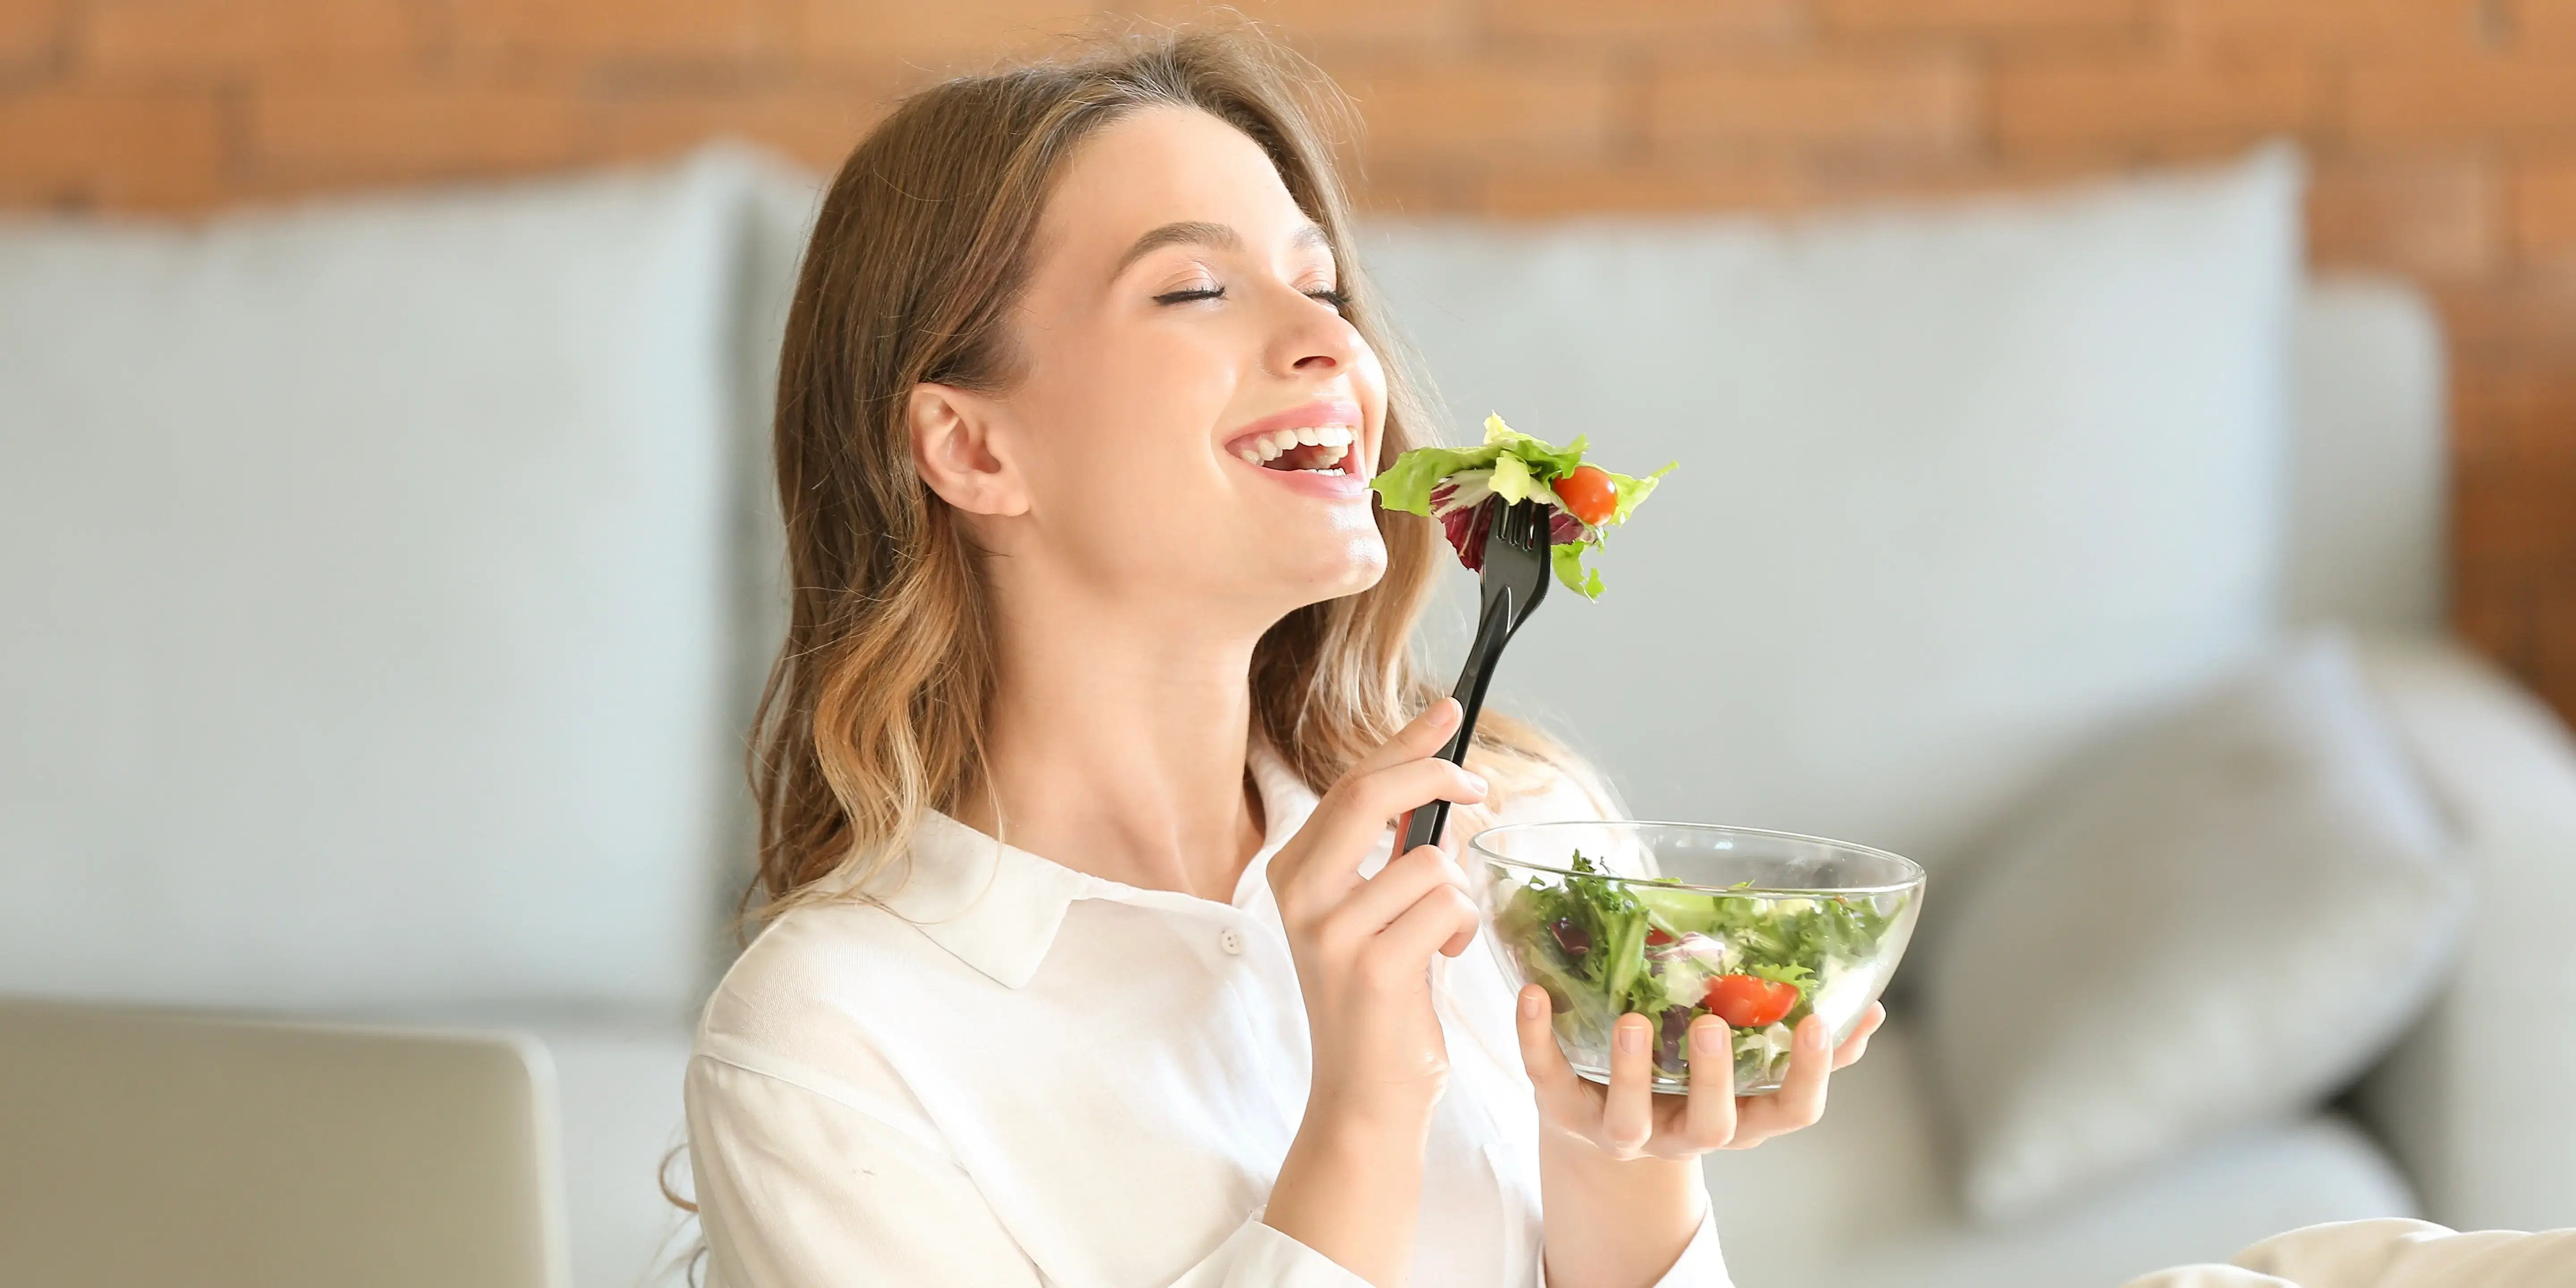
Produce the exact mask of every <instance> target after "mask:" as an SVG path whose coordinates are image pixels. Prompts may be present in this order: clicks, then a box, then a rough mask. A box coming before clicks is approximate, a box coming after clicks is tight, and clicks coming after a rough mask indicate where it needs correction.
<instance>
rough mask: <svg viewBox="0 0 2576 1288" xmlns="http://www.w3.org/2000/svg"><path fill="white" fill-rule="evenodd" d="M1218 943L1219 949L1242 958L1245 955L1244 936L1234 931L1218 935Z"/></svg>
mask: <svg viewBox="0 0 2576 1288" xmlns="http://www.w3.org/2000/svg"><path fill="white" fill-rule="evenodd" d="M1216 942H1217V946H1218V947H1220V948H1223V949H1224V950H1226V951H1227V952H1229V953H1232V954H1234V955H1235V956H1238V957H1240V956H1242V955H1243V936H1242V935H1239V934H1237V933H1235V932H1234V931H1231V930H1229V931H1226V932H1225V933H1224V934H1221V935H1218V936H1217V937H1216Z"/></svg>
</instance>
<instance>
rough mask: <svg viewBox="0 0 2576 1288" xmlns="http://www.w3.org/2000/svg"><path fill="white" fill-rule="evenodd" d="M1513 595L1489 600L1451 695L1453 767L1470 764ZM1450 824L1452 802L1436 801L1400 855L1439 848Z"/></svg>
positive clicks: (1417, 820) (1448, 751)
mask: <svg viewBox="0 0 2576 1288" xmlns="http://www.w3.org/2000/svg"><path fill="white" fill-rule="evenodd" d="M1511 625H1512V592H1511V591H1510V589H1509V588H1504V589H1502V590H1500V591H1498V592H1497V593H1495V594H1492V595H1488V596H1486V597H1485V611H1484V614H1483V615H1482V616H1481V617H1479V618H1478V619H1477V621H1476V639H1475V643H1474V644H1473V645H1472V646H1470V647H1469V648H1468V650H1467V666H1466V669H1465V670H1462V671H1460V672H1459V673H1458V687H1457V688H1455V689H1452V690H1450V696H1451V697H1454V698H1456V699H1458V706H1459V708H1460V711H1459V713H1458V732H1457V733H1455V734H1452V735H1450V737H1449V743H1448V745H1447V746H1444V747H1442V748H1441V749H1440V758H1441V759H1442V760H1445V761H1448V762H1449V763H1450V764H1453V765H1465V764H1466V763H1467V745H1468V744H1469V743H1471V742H1473V741H1475V739H1476V713H1477V712H1478V711H1481V710H1483V709H1484V706H1485V685H1486V682H1487V681H1489V680H1491V679H1493V678H1494V661H1495V659H1497V658H1499V657H1501V656H1502V653H1503V641H1504V640H1505V639H1506V638H1508V637H1509V636H1510V635H1511ZM1448 822H1449V802H1447V801H1433V802H1431V803H1430V804H1428V805H1425V806H1423V807H1421V808H1419V809H1416V810H1415V811H1413V821H1412V822H1411V823H1410V824H1408V825H1407V826H1406V827H1405V829H1404V845H1403V847H1402V848H1401V849H1398V850H1397V851H1396V853H1397V854H1405V853H1409V852H1410V851H1411V850H1412V849H1413V848H1414V847H1415V846H1419V845H1436V844H1438V843H1439V841H1440V831H1441V829H1442V828H1443V827H1445V826H1447V825H1448Z"/></svg>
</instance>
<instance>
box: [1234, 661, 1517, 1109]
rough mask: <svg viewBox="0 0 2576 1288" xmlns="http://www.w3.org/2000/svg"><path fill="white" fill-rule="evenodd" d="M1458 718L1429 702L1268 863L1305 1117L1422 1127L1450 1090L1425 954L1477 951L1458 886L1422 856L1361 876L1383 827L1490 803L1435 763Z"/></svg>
mask: <svg viewBox="0 0 2576 1288" xmlns="http://www.w3.org/2000/svg"><path fill="white" fill-rule="evenodd" d="M1458 719H1459V708H1458V702H1457V699H1455V698H1448V697H1443V698H1441V699H1440V700H1439V701H1437V702H1434V703H1432V704H1431V705H1430V706H1429V707H1428V708H1426V709H1425V710H1424V711H1423V712H1422V714H1421V715H1419V716H1416V717H1414V719H1413V722H1412V723H1411V724H1408V725H1406V726H1405V727H1404V728H1403V729H1402V730H1399V731H1398V732H1397V733H1396V735H1395V737H1393V738H1391V739H1389V740H1388V741H1387V743H1386V745H1385V746H1382V747H1380V748H1378V749H1377V750H1376V751H1375V752H1373V753H1371V754H1370V755H1369V756H1368V757H1367V758H1365V759H1363V760H1362V761H1360V763H1359V764H1357V765H1355V766H1353V767H1352V768H1351V770H1350V772H1349V773H1346V774H1344V775H1343V776H1342V777H1341V780H1340V781H1338V782H1336V783H1334V784H1333V785H1332V787H1331V788H1329V789H1328V790H1326V791H1325V792H1324V795H1323V799H1322V801H1321V802H1320V803H1319V804H1317V805H1316V807H1315V812H1314V814H1313V815H1312V816H1311V817H1309V818H1308V819H1307V820H1306V825H1305V826H1304V827H1302V828H1299V829H1298V831H1297V834H1296V835H1295V836H1293V837H1290V838H1289V839H1288V842H1287V843H1286V844H1285V845H1282V846H1281V847H1280V848H1279V852H1278V853H1276V854H1274V855H1272V856H1271V859H1270V870H1269V874H1268V875H1269V880H1270V890H1271V893H1272V894H1273V895H1275V896H1276V897H1277V898H1278V901H1279V916H1280V920H1281V921H1282V922H1283V923H1284V924H1285V925H1286V927H1287V931H1288V946H1289V952H1290V955H1291V956H1292V957H1293V958H1294V960H1295V962H1296V965H1297V983H1298V988H1299V991H1301V992H1302V993H1304V995H1305V1000H1306V1020H1307V1030H1308V1032H1309V1033H1310V1034H1311V1035H1312V1041H1313V1050H1314V1074H1313V1079H1312V1082H1311V1084H1310V1090H1309V1093H1308V1100H1307V1112H1308V1114H1309V1116H1310V1117H1311V1116H1313V1115H1314V1114H1316V1113H1318V1112H1319V1111H1320V1112H1322V1113H1324V1114H1327V1115H1330V1116H1332V1117H1333V1118H1335V1119H1336V1120H1337V1121H1343V1122H1347V1123H1349V1124H1352V1125H1378V1126H1385V1127H1397V1126H1402V1125H1413V1126H1420V1125H1423V1124H1426V1123H1427V1120H1428V1114H1429V1112H1430V1109H1431V1105H1432V1103H1433V1102H1434V1101H1436V1100H1438V1099H1439V1097H1440V1091H1441V1088H1442V1086H1443V1085H1444V1084H1445V1083H1446V1081H1447V1079H1448V1074H1449V1058H1448V1051H1447V1048H1446V1046H1445V1045H1444V1044H1443V1043H1442V1041H1441V1038H1440V1022H1439V1020H1438V1018H1437V1017H1436V1016H1435V1015H1434V1014H1433V1013H1432V1009H1431V980H1430V966H1431V954H1432V953H1434V952H1439V953H1443V954H1446V955H1448V956H1451V957H1455V956H1457V955H1458V954H1459V953H1462V952H1464V951H1466V949H1467V946H1468V945H1469V944H1471V943H1473V942H1475V937H1476V929H1477V913H1476V903H1475V900H1474V899H1472V898H1470V897H1469V896H1468V886H1467V874H1466V873H1465V872H1464V871H1463V870H1461V869H1460V868H1459V866H1458V864H1457V863H1456V861H1454V860H1452V859H1451V858H1450V857H1449V856H1448V855H1447V854H1445V853H1443V852H1442V851H1441V850H1440V849H1439V848H1438V847H1436V846H1430V845H1424V846H1417V847H1415V848H1414V849H1413V850H1411V851H1410V852H1408V853H1405V854H1401V855H1398V856H1396V857H1394V858H1393V859H1391V860H1389V861H1388V862H1387V864H1386V866H1385V867H1384V868H1382V869H1380V870H1379V872H1378V874H1377V875H1376V876H1373V877H1363V876H1361V875H1360V874H1359V867H1360V863H1361V861H1362V860H1363V859H1365V858H1366V857H1367V856H1368V855H1369V854H1370V853H1371V852H1372V851H1373V850H1374V849H1375V848H1376V846H1377V844H1378V842H1379V840H1380V838H1381V837H1383V836H1384V835H1385V833H1386V829H1387V825H1388V824H1389V823H1390V822H1396V823H1399V825H1400V822H1401V819H1402V816H1404V815H1405V814H1407V813H1409V812H1410V811H1412V810H1414V809H1416V808H1418V807H1421V806H1424V805H1428V804H1430V803H1431V802H1432V801H1435V800H1446V801H1450V802H1453V803H1457V804H1467V805H1472V804H1476V803H1478V802H1481V801H1483V800H1484V799H1485V791H1486V788H1485V782H1484V780H1483V779H1481V778H1478V777H1477V776H1476V775H1474V774H1471V773H1469V772H1467V771H1466V770H1464V769H1461V768H1459V767H1458V766H1456V765H1453V764H1450V763H1449V762H1448V761H1446V760H1442V759H1440V758H1439V756H1438V755H1437V753H1438V752H1439V750H1440V748H1441V747H1442V746H1443V745H1445V744H1446V743H1447V742H1448V741H1449V735H1450V733H1451V732H1452V731H1453V730H1455V729H1456V728H1457V727H1458ZM1399 835H1400V834H1399Z"/></svg>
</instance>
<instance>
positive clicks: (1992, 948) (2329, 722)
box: [1909, 634, 2468, 1220]
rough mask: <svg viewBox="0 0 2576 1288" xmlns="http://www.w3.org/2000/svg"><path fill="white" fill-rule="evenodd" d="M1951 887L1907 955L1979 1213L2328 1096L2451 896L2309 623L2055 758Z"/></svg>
mask: <svg viewBox="0 0 2576 1288" xmlns="http://www.w3.org/2000/svg"><path fill="white" fill-rule="evenodd" d="M1955 895H1956V902H1955V903H1954V906H1953V907H1952V909H1951V912H1952V914H1953V915H1952V916H1950V917H1949V918H1947V919H1946V920H1945V922H1944V923H1943V924H1941V925H1940V926H1938V927H1936V928H1935V930H1934V932H1933V933H1930V934H1927V935H1926V936H1925V937H1924V943H1923V944H1922V945H1921V947H1920V948H1919V949H1918V952H1917V956H1916V958H1915V960H1913V961H1912V962H1911V963H1909V970H1910V971H1912V972H1914V974H1915V976H1916V981H1917V983H1919V984H1921V985H1922V986H1923V989H1922V991H1923V1001H1924V1003H1925V1005H1926V1008H1927V1011H1928V1016H1927V1020H1928V1023H1927V1030H1926V1032H1927V1037H1928V1039H1929V1047H1930V1051H1931V1054H1932V1065H1933V1072H1934V1075H1935V1080H1936V1082H1937V1083H1938V1084H1939V1086H1940V1087H1941V1089H1942V1092H1943V1094H1944V1095H1945V1097H1946V1099H1947V1101H1948V1104H1949V1109H1950V1114H1951V1117H1952V1119H1953V1122H1954V1124H1955V1127H1956V1132H1957V1142H1958V1146H1959V1156H1960V1161H1961V1163H1962V1165H1963V1167H1964V1169H1965V1174H1964V1182H1965V1185H1964V1189H1965V1194H1966V1199H1967V1202H1968V1205H1969V1207H1970V1208H1971V1210H1972V1211H1974V1212H1975V1213H1976V1214H1977V1215H1979V1216H1981V1217H1984V1218H1986V1219H1989V1220H2000V1219H2005V1218H2010V1217H2016V1216H2019V1215H2022V1214H2023V1213H2025V1212H2028V1211H2030V1210H2032V1209H2034V1208H2038V1207H2041V1206H2044V1205H2046V1204H2048V1203H2049V1202H2051V1201H2053V1200H2055V1199H2058V1198H2060V1197H2063V1196H2067V1195H2071V1194H2074V1193H2077V1192H2080V1191H2082V1190H2084V1189H2086V1188H2089V1187H2092V1186H2096V1185H2098V1184H2101V1183H2103V1182H2106V1181H2108V1180H2109V1179H2111V1178H2113V1177H2116V1176H2118V1175H2120V1174H2122V1173H2125V1172H2128V1171H2131V1170H2132V1169H2135V1168H2137V1167H2139V1166H2141V1165H2143V1164H2146V1163H2148V1162H2151V1161H2153V1160H2156V1159H2159V1158H2162V1157H2165V1156H2168V1155H2171V1154H2174V1153H2176V1152H2177V1151H2179V1150H2181V1149H2183V1148H2185V1147H2186V1146H2190V1145H2193V1144H2196V1143H2198V1142H2200V1141H2202V1140H2204V1139H2206V1138H2209V1137H2212V1136H2215V1135H2217V1134H2219V1133H2222V1132H2224V1131H2227V1130H2229V1129H2231V1128H2236V1127H2239V1126H2243V1125H2246V1124H2249V1123H2253V1122H2257V1121H2260V1120H2266V1119H2285V1118H2287V1117H2289V1116H2291V1115H2293V1114H2296V1113H2299V1112H2301V1111H2303V1110H2304V1109H2305V1108H2307V1107H2308V1106H2310V1105H2312V1104H2313V1103H2315V1102H2317V1101H2319V1100H2320V1099H2322V1098H2324V1097H2326V1096H2327V1095H2329V1094H2331V1093H2332V1092H2334V1091H2335V1090H2337V1089H2338V1088H2339V1087H2341V1086H2342V1085H2343V1084H2344V1083H2345V1082H2346V1081H2347V1080H2349V1079H2351V1078H2352V1077H2353V1076H2355V1075H2356V1074H2357V1073H2359V1072H2360V1071H2361V1070H2362V1068H2363V1067H2364V1066H2365V1064H2366V1063H2367V1062H2368V1061H2369V1060H2370V1059H2372V1058H2373V1057H2374V1056H2375V1055H2376V1054H2377V1053H2379V1052H2380V1051H2381V1050H2382V1049H2383V1048H2384V1047H2385V1045H2386V1044H2387V1043H2388V1042H2389V1041H2390V1040H2391V1039H2392V1038H2394V1037H2396V1036H2397V1035H2398V1034H2399V1033H2400V1032H2401V1031H2402V1030H2403V1028H2404V1026H2405V1025H2407V1024H2408V1023H2409V1022H2410V1021H2411V1020H2412V1019H2413V1017H2414V1016H2415V1015H2416V1013H2417V1010H2418V1008H2419V1007H2420V1006H2421V1004H2422V1003H2423V1002H2424V1001H2425V999H2426V998H2427V997H2428V996H2430V994H2431V993H2432V990H2433V989H2434V987H2435V986H2436V985H2437V984H2438V983H2439V982H2440V980H2441V977H2442V969H2441V968H2442V966H2443V964H2444V960H2445V953H2446V951H2447V949H2448V947H2449V945H2450V943H2451V940H2452V936H2453V933H2454V930H2455V927H2456V926H2457V924H2458V922H2459V920H2460V917H2461V915H2462V913H2463V912H2464V911H2465V908H2466V904H2467V899H2468V886H2467V882H2466V878H2465V876H2464V874H2463V873H2461V872H2460V871H2458V870H2457V868H2456V866H2455V864H2454V863H2453V862H2452V860H2451V858H2450V857H2449V854H2448V851H2447V849H2446V846H2445V839H2444V833H2443V827H2442V824H2441V821H2440V819H2439V817H2438V816H2437V814H2436V811H2435V808H2434V806H2433V805H2432V803H2431V801H2430V799H2429V798H2428V796H2427V794H2426V792H2425V790H2424V788H2423V787H2422V785H2421V784H2420V783H2419V782H2418V781H2417V780H2416V777H2415V774H2414V772H2413V770H2412V768H2411V767H2410V766H2409V765H2408V763H2407V762H2406V760H2405V758H2404V753H2403V752H2402V750H2400V748H2399V745H2398V744H2397V743H2396V741H2395V740H2394V738H2393V736H2392V734H2391V733H2390V732H2389V731H2388V730H2387V728H2386V727H2385V726H2384V724H2383V720H2382V717H2381V715H2380V713H2379V712H2378V710H2377V708H2376V707H2375V706H2374V704H2373V701H2372V699H2371V698H2370V696H2369V694H2368V692H2367V691H2366V690H2365V688H2364V686H2363V682H2362V680H2361V678H2360V674H2359V670H2358V667H2357V663H2356V662H2355V660H2354V657H2353V653H2352V649H2351V646H2350V643H2349V641H2348V640H2346V639H2344V638H2343V637H2341V636H2340V635H2336V634H2319V635H2315V636H2311V637H2309V638H2307V639H2305V640H2303V641H2301V642H2300V643H2298V644H2297V645H2296V646H2294V647H2292V648H2289V649H2287V650H2285V651H2284V652H2283V653H2282V654H2280V655H2279V656H2277V657H2275V658H2273V659H2272V660H2270V661H2267V662H2265V663H2263V664H2261V665H2259V666H2257V667H2255V668H2254V669H2252V670H2251V671H2250V672H2248V673H2246V674H2244V675H2242V676H2240V677H2238V678H2235V679H2233V680H2230V681H2228V682H2226V683H2224V684H2222V685H2220V686H2219V687H2217V688H2216V689H2215V690H2213V691H2211V692H2209V693H2207V694H2205V695H2204V696H2202V697H2201V698H2200V699H2199V700H2197V701H2195V702H2193V703H2191V704H2189V705H2188V706H2187V707H2185V708H2184V709H2182V710H2180V711H2178V712H2176V713H2174V714H2171V715H2169V716H2166V717H2164V718H2162V719H2158V720H2155V721H2152V722H2151V723H2149V724H2147V725H2146V726H2145V727H2143V728H2140V729H2138V730H2137V731H2136V732H2134V733H2133V734H2131V735H2129V736H2128V737H2126V738H2125V739H2123V740H2121V741H2119V742H2118V743H2117V744H2116V745H2113V746H2111V747H2108V748H2106V749H2105V750H2104V751H2103V752H2101V753H2100V754H2098V755H2096V756H2094V757H2091V758H2089V759H2088V760H2087V762H2086V763H2084V764H2081V765H2079V766H2077V767H2075V768H2073V769H2071V770H2070V771H2069V772H2068V773H2067V774H2066V775H2065V776H2064V777H2063V778H2062V779H2061V780H2060V781H2059V782H2057V783H2056V784H2054V785H2053V786H2052V787H2051V788H2050V789H2048V790H2047V791H2046V792H2045V793H2044V794H2043V795H2042V796H2041V798H2040V799H2039V800H2038V802H2037V803H2036V804H2035V805H2034V806H2032V807H2030V808H2029V809H2028V810H2027V811H2026V812H2025V813H2024V814H2023V815H2022V816H2021V817H2019V818H2018V819H2016V820H2014V821H2013V823H2012V824H2011V825H2010V827H2009V830H2008V834H2007V835H2006V837H2005V838H2004V839H2003V841H2002V842H2001V844H2000V846H1999V847H1998V849H1997V850H1996V851H1995V853H1994V855H1993V865H1992V867H1991V868H1988V869H1986V870H1984V871H1983V872H1981V873H1979V874H1978V875H1977V876H1976V877H1975V878H1974V879H1973V880H1971V881H1969V882H1966V883H1964V885H1963V886H1962V887H1960V888H1958V889H1957V890H1956V891H1955ZM1934 897H1935V898H1936V899H1937V898H1939V897H1940V896H1938V895H1936V896H1934Z"/></svg>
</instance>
